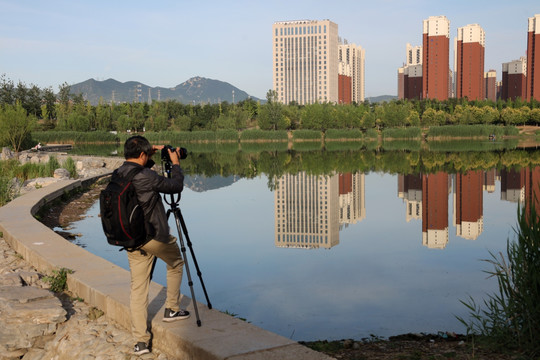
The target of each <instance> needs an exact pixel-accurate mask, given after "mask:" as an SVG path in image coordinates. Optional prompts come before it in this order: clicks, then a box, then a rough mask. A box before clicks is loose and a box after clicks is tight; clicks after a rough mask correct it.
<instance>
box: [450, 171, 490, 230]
mask: <svg viewBox="0 0 540 360" xmlns="http://www.w3.org/2000/svg"><path fill="white" fill-rule="evenodd" d="M483 183H484V173H483V172H482V171H480V170H476V171H472V170H471V171H468V172H467V173H466V174H456V183H455V193H454V199H455V201H454V219H455V226H456V235H457V236H460V237H462V238H464V239H469V240H474V239H476V238H477V237H478V236H479V235H480V234H481V233H482V231H483V230H484V221H483V217H484V211H483V200H484V198H483V192H482V187H483Z"/></svg>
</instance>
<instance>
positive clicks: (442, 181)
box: [274, 167, 540, 249]
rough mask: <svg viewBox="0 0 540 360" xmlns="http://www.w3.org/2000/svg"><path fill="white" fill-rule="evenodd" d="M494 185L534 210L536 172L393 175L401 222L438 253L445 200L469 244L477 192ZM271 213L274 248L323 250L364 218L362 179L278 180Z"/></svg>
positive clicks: (479, 217)
mask: <svg viewBox="0 0 540 360" xmlns="http://www.w3.org/2000/svg"><path fill="white" fill-rule="evenodd" d="M497 180H498V181H500V184H501V200H504V201H511V202H516V203H519V204H521V205H522V206H524V207H525V209H526V211H528V212H530V207H531V204H532V201H534V205H535V207H536V209H539V207H540V203H539V202H538V198H537V197H536V196H535V195H534V194H535V192H537V193H540V167H536V168H534V169H532V170H531V169H530V168H523V169H519V170H514V169H503V170H500V172H499V171H497V170H495V169H492V170H488V171H483V170H471V171H468V172H466V173H462V174H461V173H459V174H452V175H450V174H448V173H446V172H442V171H441V172H436V173H432V174H408V175H398V197H399V198H401V199H402V200H403V202H404V203H405V208H406V215H405V216H406V220H407V222H410V221H411V220H420V221H422V245H424V246H426V247H428V248H433V249H444V248H445V247H446V245H447V244H448V239H449V221H448V219H449V214H448V210H449V206H448V205H449V195H452V200H453V201H452V203H453V207H452V220H453V221H452V225H453V226H454V227H455V231H456V235H457V236H459V237H461V238H463V239H468V240H475V239H477V238H478V237H479V236H480V235H481V234H482V232H483V231H484V211H483V201H484V197H483V196H484V195H483V192H484V191H486V192H488V193H493V192H495V186H496V181H497ZM379 205H380V204H379ZM274 213H275V215H274V218H275V245H276V246H277V247H289V248H304V249H313V248H327V249H329V248H331V247H333V246H336V245H337V244H339V231H340V230H341V229H342V228H344V227H347V226H349V225H350V224H355V223H357V222H360V221H362V220H363V219H365V217H366V208H365V175H364V174H362V173H354V174H353V173H345V174H335V175H332V176H317V175H308V174H307V173H305V172H301V173H298V174H296V175H290V174H287V175H284V176H282V177H281V178H279V179H277V180H276V189H275V191H274Z"/></svg>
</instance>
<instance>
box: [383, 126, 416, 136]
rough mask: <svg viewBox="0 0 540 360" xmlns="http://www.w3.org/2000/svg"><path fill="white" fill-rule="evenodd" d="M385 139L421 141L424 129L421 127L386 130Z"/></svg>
mask: <svg viewBox="0 0 540 360" xmlns="http://www.w3.org/2000/svg"><path fill="white" fill-rule="evenodd" d="M382 137H383V139H421V138H422V129H420V128H419V127H406V128H405V127H400V128H390V129H384V130H383V131H382Z"/></svg>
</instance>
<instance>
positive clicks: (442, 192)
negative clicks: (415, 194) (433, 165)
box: [422, 172, 449, 249]
mask: <svg viewBox="0 0 540 360" xmlns="http://www.w3.org/2000/svg"><path fill="white" fill-rule="evenodd" d="M448 185H449V182H448V174H447V173H445V172H438V173H435V174H422V244H423V245H424V246H427V247H429V248H439V249H443V248H444V247H445V246H446V244H447V243H448V190H449V188H448Z"/></svg>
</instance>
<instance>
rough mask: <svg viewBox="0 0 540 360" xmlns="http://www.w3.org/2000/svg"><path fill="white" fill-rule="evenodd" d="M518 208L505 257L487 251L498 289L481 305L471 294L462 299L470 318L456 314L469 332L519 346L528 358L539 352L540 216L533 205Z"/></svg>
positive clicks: (488, 261)
mask: <svg viewBox="0 0 540 360" xmlns="http://www.w3.org/2000/svg"><path fill="white" fill-rule="evenodd" d="M529 206H530V207H528V206H526V207H525V208H522V209H518V228H517V229H516V230H515V231H516V235H517V236H516V237H517V240H515V241H510V240H508V241H507V247H506V257H505V256H504V255H503V254H502V253H499V254H494V253H492V252H490V258H489V259H486V260H484V261H486V262H487V263H488V264H490V265H492V266H493V270H491V271H485V272H486V273H487V274H489V275H490V276H491V277H495V278H496V279H497V283H498V287H499V289H498V292H495V293H494V294H491V295H488V297H487V299H484V300H483V306H480V305H479V304H477V303H476V302H475V300H474V299H473V298H472V297H471V298H470V299H469V300H468V301H467V302H465V301H461V302H462V303H463V304H464V305H465V306H466V307H467V309H468V310H469V313H470V320H466V319H463V318H460V317H458V320H459V321H461V322H462V323H463V324H464V325H465V326H466V327H467V332H468V334H476V335H482V336H484V337H486V338H487V339H488V340H491V341H492V342H493V344H496V345H498V346H502V347H504V348H508V347H510V348H516V347H517V348H519V349H520V350H522V351H523V352H525V353H526V354H527V355H528V356H530V358H531V359H533V358H535V359H536V358H537V357H538V356H540V219H539V217H538V215H537V212H536V210H535V208H534V204H532V203H531V204H529Z"/></svg>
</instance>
